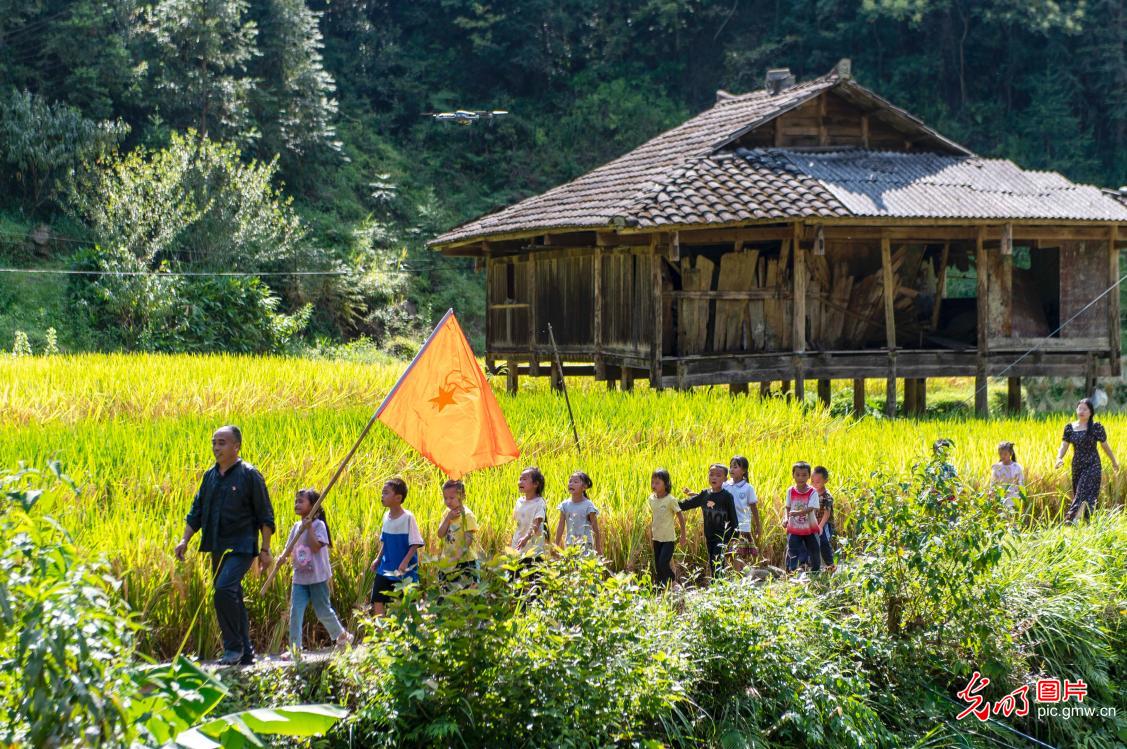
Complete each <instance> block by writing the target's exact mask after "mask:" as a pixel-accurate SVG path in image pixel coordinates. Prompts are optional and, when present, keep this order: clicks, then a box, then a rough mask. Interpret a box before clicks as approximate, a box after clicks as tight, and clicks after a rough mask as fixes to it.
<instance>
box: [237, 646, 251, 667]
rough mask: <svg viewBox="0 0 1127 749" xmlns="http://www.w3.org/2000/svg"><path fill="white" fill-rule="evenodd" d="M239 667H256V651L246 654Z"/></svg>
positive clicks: (240, 660)
mask: <svg viewBox="0 0 1127 749" xmlns="http://www.w3.org/2000/svg"><path fill="white" fill-rule="evenodd" d="M239 665H240V666H251V665H254V651H253V650H252V651H250V652H249V653H244V654H243V657H242V658H240V659H239Z"/></svg>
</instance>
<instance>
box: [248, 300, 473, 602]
mask: <svg viewBox="0 0 1127 749" xmlns="http://www.w3.org/2000/svg"><path fill="white" fill-rule="evenodd" d="M453 314H454V310H453V308H451V309H449V310H447V311H446V314H445V315H443V316H442V320H440V321H439V323H438V325H435V326H434V330H432V331H431V333H430V335H429V336H427V339H426V341H424V342H423V345H422V346H420V347H419V353H417V354H415V358H413V359H412V360H411V363H410V364H409V365H407V369H405V370H404V371H403V374H402V375H400V376H399V379H398V380H396V382H395V385H394V386H393V387H392V388H391V390H390V391H389V392H388V394H387V395H386V396H385V397H384V399H383V402H382V403H380V407H379V408H377V409H376V412H375V413H374V414H372V418H370V419H368V423H367V424H365V425H364V430H363V431H362V432H360V436H359V437H357V438H356V442H355V443H354V444H353V445H352V449H351V450H349V451H348V454H347V455H345V456H344V460H342V461H341V462H340V465H338V466H337V470H336V472H335V473H333V477H332V478H331V479H329V483H328V484H326V485H325V491H323V492H321V496H320V497H318V498H317V501H316V502H314V503H313V507H312V508H311V509H310V510H309V514H308V515H306V516H305V517H306V520H303V521H302V523H301V526H302V531H304V530H305V529H306V528H307V527H309V525H311V524H312V523H313V520H312V518H315V517H317V510H319V509H321V505H322V503H324V501H325V497H327V496H329V492H330V491H332V489H333V486H334V485H335V484H336V482H337V479H339V478H340V475H341V474H342V473H344V469H345V468H346V467H347V466H348V464H349V462H350V461H351V460H352V456H353V455H355V454H356V451H357V450H358V449H360V443H362V442H363V441H364V438H365V437H367V436H368V432H370V431H372V426H373V425H374V424H375V423H376V421H378V420H379V418H380V413H381V412H382V411H383V409H384V406H386V405H387V402H388V401H389V400H391V396H393V395H394V394H395V391H396V390H397V389H398V388H399V383H401V382H402V381H403V378H404V377H406V376H407V374H408V373H409V372H410V371H411V368H412V367H414V366H415V362H417V361H418V360H419V357H420V356H422V355H423V352H424V351H426V350H427V346H429V345H430V342H431V339H432V338H434V334H435V333H437V332H438V329H439V328H441V327H442V325H443V324H444V323H445V322H446V320H447V319H448V318H449V317H450V316H451V315H453ZM300 537H301V531H299V532H298V533H296V534H294V536H293V537H292V538H290V539H288V540H287V541H286V548H285V549H283V550H282V553H281V554H279V555H278V558H277V559H275V560H274V566H273V567H271V568H270V573H269V574H268V575H267V576H266V581H265V582H264V583H262V587H261V588H260V589H259V590H258V595H260V596H262V595H266V591H267V590H268V589H269V588H270V584H271V583H273V582H274V577H275V576H276V575H277V574H278V569H279V568H280V567H281V566H282V564H284V563H285V561H286V560H287V559H289V556H290V554H292V553H293V547H294V546H295V545H297V539H298V538H300Z"/></svg>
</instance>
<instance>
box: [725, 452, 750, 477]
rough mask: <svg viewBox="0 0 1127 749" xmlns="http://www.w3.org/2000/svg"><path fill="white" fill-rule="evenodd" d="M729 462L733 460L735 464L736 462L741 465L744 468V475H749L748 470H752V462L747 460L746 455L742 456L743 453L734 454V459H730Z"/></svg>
mask: <svg viewBox="0 0 1127 749" xmlns="http://www.w3.org/2000/svg"><path fill="white" fill-rule="evenodd" d="M729 462H731V463H735V464H736V465H738V466H739V467H740V468H742V469H744V476H745V477H746V476H747V472H748V471H750V470H751V466H750V464H749V463H748V462H747V458H745V457H744V456H742V455H733V456H732V460H731V461H729Z"/></svg>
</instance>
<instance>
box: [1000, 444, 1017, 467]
mask: <svg viewBox="0 0 1127 749" xmlns="http://www.w3.org/2000/svg"><path fill="white" fill-rule="evenodd" d="M998 449H999V450H1009V451H1010V460H1012V461H1014V462H1015V463H1016V462H1017V451H1016V450H1014V443H1012V442H999V443H998Z"/></svg>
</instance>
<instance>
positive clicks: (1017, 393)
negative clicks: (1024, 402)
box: [1006, 377, 1021, 414]
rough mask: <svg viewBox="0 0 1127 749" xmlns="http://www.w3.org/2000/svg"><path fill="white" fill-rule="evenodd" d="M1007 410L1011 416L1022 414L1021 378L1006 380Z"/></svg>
mask: <svg viewBox="0 0 1127 749" xmlns="http://www.w3.org/2000/svg"><path fill="white" fill-rule="evenodd" d="M1006 409H1007V410H1008V411H1009V412H1010V413H1011V414H1018V413H1021V378H1020V377H1010V378H1009V379H1007V380H1006Z"/></svg>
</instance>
